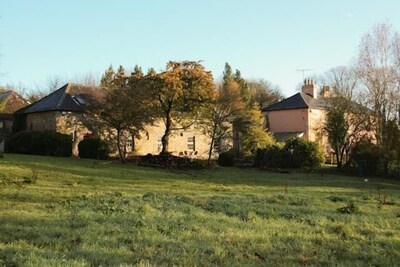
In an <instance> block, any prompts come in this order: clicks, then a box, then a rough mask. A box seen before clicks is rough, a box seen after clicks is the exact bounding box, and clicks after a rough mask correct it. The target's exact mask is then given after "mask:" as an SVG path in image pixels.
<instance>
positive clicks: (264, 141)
mask: <svg viewBox="0 0 400 267" xmlns="http://www.w3.org/2000/svg"><path fill="white" fill-rule="evenodd" d="M241 120H242V121H241V122H240V123H238V124H236V126H237V130H238V131H240V132H241V133H242V138H241V144H242V153H241V155H242V156H244V157H246V158H252V157H254V156H255V155H256V152H257V150H258V149H263V148H266V147H268V146H270V145H272V144H273V143H274V142H275V141H274V138H273V137H272V135H271V134H270V133H269V132H267V131H265V130H264V129H263V127H262V125H263V117H262V114H261V111H260V109H259V107H258V106H257V105H255V106H253V107H252V108H251V109H248V111H247V114H246V115H243V116H242V118H241Z"/></svg>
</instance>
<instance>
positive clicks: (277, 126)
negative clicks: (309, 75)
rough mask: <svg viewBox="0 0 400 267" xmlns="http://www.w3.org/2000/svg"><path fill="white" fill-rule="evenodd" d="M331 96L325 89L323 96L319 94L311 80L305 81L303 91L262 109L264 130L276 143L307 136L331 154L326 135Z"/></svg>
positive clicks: (326, 88)
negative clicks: (328, 103) (267, 131)
mask: <svg viewBox="0 0 400 267" xmlns="http://www.w3.org/2000/svg"><path fill="white" fill-rule="evenodd" d="M329 96H330V92H329V88H328V87H323V90H322V93H321V94H318V86H317V85H316V84H315V83H314V82H313V81H312V80H305V81H304V85H303V86H302V88H301V92H299V93H297V94H295V95H292V96H291V97H289V98H286V99H284V100H282V101H280V102H277V103H275V104H272V105H270V106H267V107H265V108H263V109H262V111H263V116H264V118H265V120H264V128H265V129H268V130H269V131H270V132H271V133H272V134H273V135H274V137H275V139H276V140H277V141H285V140H287V139H289V138H291V137H304V138H306V139H307V140H310V141H315V142H318V143H319V144H320V145H321V146H322V147H324V148H325V151H329V150H328V149H329V147H328V141H327V136H326V134H324V132H323V125H324V122H325V118H326V101H325V99H326V98H327V97H329Z"/></svg>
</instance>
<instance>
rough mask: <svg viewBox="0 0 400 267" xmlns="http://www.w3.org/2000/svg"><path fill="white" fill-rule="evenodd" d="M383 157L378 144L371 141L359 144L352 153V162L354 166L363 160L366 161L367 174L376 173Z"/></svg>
mask: <svg viewBox="0 0 400 267" xmlns="http://www.w3.org/2000/svg"><path fill="white" fill-rule="evenodd" d="M381 159H382V153H381V152H380V149H379V147H378V146H377V145H374V144H371V143H360V144H358V145H357V146H356V147H355V148H354V149H353V151H352V153H351V162H352V165H353V166H357V167H358V165H357V164H358V163H359V162H360V161H362V160H365V162H366V171H367V173H366V174H365V175H376V174H378V172H379V167H380V163H381Z"/></svg>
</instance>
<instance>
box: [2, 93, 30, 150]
mask: <svg viewBox="0 0 400 267" xmlns="http://www.w3.org/2000/svg"><path fill="white" fill-rule="evenodd" d="M29 104H30V103H29V101H27V100H26V99H24V98H23V97H22V96H20V95H19V94H17V93H16V92H14V91H11V90H7V91H6V90H2V89H1V88H0V136H1V138H0V139H2V140H0V153H1V152H2V151H4V139H5V138H7V137H8V136H10V135H11V132H12V127H13V122H14V116H13V113H14V112H15V111H17V110H19V109H21V108H23V107H25V106H27V105H29Z"/></svg>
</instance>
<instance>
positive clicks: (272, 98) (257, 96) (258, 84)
mask: <svg viewBox="0 0 400 267" xmlns="http://www.w3.org/2000/svg"><path fill="white" fill-rule="evenodd" d="M247 86H248V88H249V92H250V96H251V97H250V106H253V105H254V104H257V105H258V106H260V107H264V106H269V105H271V104H273V103H276V102H279V101H281V100H283V99H284V97H283V95H282V93H281V92H280V90H279V88H278V87H277V86H274V85H273V84H272V83H270V82H268V81H266V80H263V79H260V80H250V81H247Z"/></svg>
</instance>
